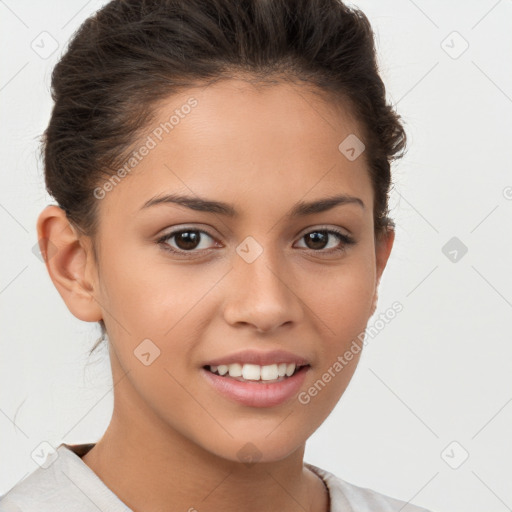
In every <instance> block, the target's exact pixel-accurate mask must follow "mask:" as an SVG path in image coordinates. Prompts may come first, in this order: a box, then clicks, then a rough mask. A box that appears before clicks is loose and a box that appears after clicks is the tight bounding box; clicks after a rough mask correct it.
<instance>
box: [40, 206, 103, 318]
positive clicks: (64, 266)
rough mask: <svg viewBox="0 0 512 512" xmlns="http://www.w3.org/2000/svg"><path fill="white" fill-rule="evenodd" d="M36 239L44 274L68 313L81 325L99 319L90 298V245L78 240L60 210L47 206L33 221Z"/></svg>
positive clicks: (93, 286)
mask: <svg viewBox="0 0 512 512" xmlns="http://www.w3.org/2000/svg"><path fill="white" fill-rule="evenodd" d="M37 237H38V243H39V248H40V250H41V254H42V256H43V258H44V261H45V264H46V269H47V270H48V274H49V275H50V278H51V280H52V282H53V284H54V285H55V288H57V291H58V292H59V294H60V296H61V297H62V299H63V300H64V302H65V303H66V306H67V307H68V309H69V310H70V311H71V313H72V314H73V315H74V316H75V317H77V318H78V319H80V320H83V321H85V322H97V321H99V320H101V319H102V318H103V315H102V312H101V308H100V306H99V304H98V302H97V300H96V299H95V297H94V293H95V288H96V287H95V283H94V282H93V281H92V279H93V277H92V275H90V272H89V268H90V267H91V266H92V267H94V261H93V254H92V251H91V250H90V244H88V243H87V240H85V237H84V238H83V239H82V240H81V239H80V238H79V236H78V233H77V231H76V230H75V229H74V227H73V226H72V225H71V224H70V222H69V220H68V219H67V216H66V213H65V212H64V210H62V209H61V208H59V207H58V206H54V205H50V206H47V207H46V208H45V209H44V210H43V211H42V212H41V213H40V215H39V217H38V219H37Z"/></svg>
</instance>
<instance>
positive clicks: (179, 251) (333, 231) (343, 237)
mask: <svg viewBox="0 0 512 512" xmlns="http://www.w3.org/2000/svg"><path fill="white" fill-rule="evenodd" d="M185 232H194V233H204V234H205V235H207V236H209V237H210V238H212V239H215V237H213V236H212V235H210V233H208V232H207V231H204V230H202V229H195V228H181V229H178V230H176V231H171V232H170V233H167V234H165V235H163V236H162V237H161V238H159V239H158V240H157V242H156V243H157V244H159V245H160V246H161V247H162V249H163V250H164V251H167V252H170V253H172V254H175V255H180V256H184V257H185V258H191V257H197V256H195V254H196V253H197V252H200V251H198V250H197V249H193V250H191V251H184V250H182V249H174V248H172V247H170V246H169V244H168V243H166V242H167V241H168V240H170V239H171V238H173V237H174V236H176V235H178V234H180V233H185ZM311 233H327V234H331V235H335V236H336V238H338V240H340V242H343V244H342V246H341V247H338V248H334V249H328V250H324V249H319V250H315V249H306V250H307V251H309V252H313V253H322V254H339V253H344V252H345V251H346V250H347V246H350V245H354V244H355V243H356V241H355V240H354V239H353V238H352V237H351V236H349V235H346V234H345V233H342V232H341V231H338V230H336V229H332V228H331V229H322V228H320V229H314V230H312V231H308V232H307V233H304V235H302V236H301V239H302V238H304V237H305V236H306V235H309V234H311ZM210 250H212V249H210ZM204 251H209V249H204ZM192 255H194V256H192Z"/></svg>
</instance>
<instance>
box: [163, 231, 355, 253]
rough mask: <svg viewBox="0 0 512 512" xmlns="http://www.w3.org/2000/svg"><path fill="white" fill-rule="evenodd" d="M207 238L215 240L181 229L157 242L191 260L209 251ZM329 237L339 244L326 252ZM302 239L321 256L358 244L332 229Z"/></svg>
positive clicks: (310, 234) (315, 232)
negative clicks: (204, 244) (205, 240)
mask: <svg viewBox="0 0 512 512" xmlns="http://www.w3.org/2000/svg"><path fill="white" fill-rule="evenodd" d="M205 236H206V237H207V238H210V239H212V240H213V239H214V237H213V236H212V235H210V234H209V233H208V232H207V231H204V230H202V229H194V228H181V229H178V230H175V231H171V232H170V233H167V234H165V235H164V236H162V237H161V238H159V239H158V240H157V243H158V244H159V245H161V246H162V248H163V249H164V250H165V251H168V252H171V253H173V254H175V255H177V256H183V257H185V258H190V257H196V256H197V255H196V253H200V252H204V251H208V247H205V246H203V247H201V244H202V243H203V242H204V238H205ZM329 237H331V238H335V239H337V240H338V243H337V245H335V246H334V247H331V248H329V249H327V250H326V249H325V247H326V245H329V244H328V241H329ZM173 239H175V242H174V243H175V244H176V245H177V247H176V248H175V247H173V246H172V244H171V243H170V241H171V240H173ZM300 239H301V240H302V239H305V240H306V243H307V246H306V249H309V250H310V251H312V252H315V253H321V254H331V253H340V252H345V251H346V250H347V246H349V245H354V244H355V243H356V242H355V240H354V239H353V238H352V237H351V236H349V235H346V234H344V233H342V232H341V231H338V230H335V229H332V228H331V229H321V228H320V229H315V230H313V231H308V232H307V233H306V234H304V235H302V237H300ZM206 245H207V244H206Z"/></svg>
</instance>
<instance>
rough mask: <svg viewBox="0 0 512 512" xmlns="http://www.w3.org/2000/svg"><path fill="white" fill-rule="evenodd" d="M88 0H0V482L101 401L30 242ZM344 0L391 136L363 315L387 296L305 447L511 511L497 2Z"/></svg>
mask: <svg viewBox="0 0 512 512" xmlns="http://www.w3.org/2000/svg"><path fill="white" fill-rule="evenodd" d="M104 3H105V2H104V1H94V0H92V1H89V2H86V1H84V0H72V1H71V0H67V1H65V2H64V1H60V2H50V1H45V2H36V1H33V2H29V1H27V0H25V1H16V2H15V1H14V0H6V1H0V34H1V38H2V46H1V50H0V53H1V57H0V58H1V60H0V62H1V67H0V69H1V75H0V109H1V110H0V111H1V115H2V122H1V124H0V131H1V133H0V144H1V154H2V159H1V167H0V169H1V173H2V175H1V184H2V186H1V187H0V225H1V233H2V250H1V252H0V258H1V262H0V265H1V269H2V273H1V276H0V304H1V310H0V314H1V346H0V348H1V356H0V357H1V359H0V364H1V372H0V390H1V391H0V393H1V394H0V471H1V473H0V494H2V493H5V492H7V490H8V489H10V488H11V487H12V486H13V485H14V484H15V483H16V482H17V481H19V480H20V479H21V478H23V477H24V476H26V475H27V474H28V473H29V472H31V471H33V470H34V469H35V468H37V467H38V466H37V464H36V463H35V462H34V461H33V460H32V459H31V456H30V454H31V452H32V450H33V449H34V448H35V447H36V446H37V445H38V444H39V443H40V442H41V441H43V440H44V441H48V442H49V443H51V444H53V445H54V446H56V445H58V444H59V443H60V442H62V441H64V442H69V443H80V442H94V441H97V440H98V439H99V438H100V437H101V435H102V434H103V432H104V430H105V429H106V427H107V425H108V422H109V420H110V415H111V412H112V404H113V395H112V392H111V386H112V381H111V376H110V366H109V363H108V360H107V354H106V351H105V350H100V351H99V352H97V353H96V354H95V355H93V356H92V357H91V358H90V359H88V358H87V354H88V351H89V349H90V348H91V347H92V345H93V344H94V341H95V340H96V339H97V337H98V336H99V333H100V331H99V327H98V326H97V325H96V324H90V323H85V322H81V321H80V320H78V319H76V318H75V317H74V316H72V314H71V313H70V312H69V311H68V309H67V308H66V306H65V304H64V302H63V301H62V299H61V298H60V295H59V294H58V292H57V291H56V289H55V288H54V286H53V284H52V282H51V280H50V278H49V276H48V275H47V272H46V268H45V266H44V264H43V263H42V262H41V261H40V260H39V259H38V257H37V256H35V255H34V253H33V252H32V249H33V247H34V245H35V244H36V243H37V235H36V229H35V226H36V219H37V216H38V214H39V212H40V211H41V210H42V209H43V208H44V206H45V205H47V204H49V203H52V202H54V201H53V200H52V198H50V197H49V196H48V195H47V194H46V192H45V190H44V181H43V172H42V166H41V162H40V160H39V158H38V154H37V150H38V137H39V136H40V135H41V134H42V132H43V130H44V128H45V127H46V124H47V122H48V119H49V114H50V109H51V106H52V103H51V98H50V93H49V84H50V75H51V70H52V68H53V66H54V65H55V63H56V62H57V60H58V58H59V56H60V55H61V53H62V51H63V49H64V48H65V45H66V43H67V41H68V40H69V38H70V36H71V35H72V33H73V32H74V31H75V30H76V29H77V28H78V26H79V25H80V24H81V23H82V22H83V21H84V20H85V18H86V17H88V16H89V15H90V14H91V13H92V12H94V11H95V10H97V9H98V8H99V7H101V6H102V5H104ZM354 4H355V5H357V6H358V7H360V8H361V9H362V10H363V11H364V12H365V13H366V14H367V16H368V17H369V19H370V21H371V23H372V25H373V27H374V30H375V32H376V37H377V47H378V52H379V60H380V67H381V73H382V76H383V79H384V82H385V83H386V86H387V91H388V96H389V100H390V101H391V102H392V103H393V104H394V105H396V108H397V110H398V112H399V113H400V114H401V116H402V118H403V120H404V123H405V127H406V130H407V133H408V136H409V150H408V153H407V155H406V157H405V158H404V159H403V160H402V161H401V162H400V163H399V164H397V165H396V166H395V168H394V181H395V188H394V190H393V193H392V207H393V209H392V215H393V217H394V218H395V220H396V223H397V237H396V241H395V246H394V249H393V253H392V255H391V258H390V261H389V263H388V267H387V269H386V270H385V272H384V276H383V279H382V282H381V286H380V302H379V308H378V309H377V312H376V313H375V315H374V317H373V319H370V322H369V326H370V325H372V323H373V322H374V321H375V320H376V319H377V318H378V317H379V314H380V313H382V312H383V311H385V310H386V309H388V308H389V307H390V306H391V304H392V303H393V302H394V301H396V300H398V301H400V302H401V303H402V304H403V307H404V309H403V311H402V312H401V313H399V314H398V315H397V316H396V318H395V319H394V320H393V321H392V322H390V323H389V324H388V325H386V327H385V328H384V329H382V330H380V332H379V334H378V335H377V336H376V337H374V338H369V339H368V341H369V342H368V345H367V346H366V348H365V349H364V353H363V356H362V359H361V362H360V365H359V368H358V370H357V372H356V374H355V376H354V378H353V380H352V382H351V384H350V385H349V388H348V390H347V392H346V393H345V395H344V396H343V397H342V399H341V400H340V403H339V404H338V406H337V407H336V408H335V410H334V411H333V413H332V414H331V415H330V416H329V418H328V419H327V421H326V422H325V423H324V424H323V425H322V427H321V428H320V429H319V430H317V431H316V432H315V434H314V435H313V436H312V437H311V439H310V440H309V442H308V444H307V449H306V457H305V460H306V461H308V462H310V463H313V464H315V465H317V466H320V467H322V468H325V469H327V470H329V471H331V472H333V473H335V474H336V475H338V476H339V477H341V478H344V479H346V480H348V481H350V482H352V483H355V484H357V485H360V486H363V487H370V488H372V489H375V490H378V491H380V492H382V493H384V494H388V495H391V496H394V497H397V498H400V499H403V500H406V501H408V500H411V502H412V503H415V504H419V505H422V506H424V507H426V508H429V509H431V510H433V511H437V512H444V511H446V512H477V511H478V512H481V511H483V510H485V511H486V512H488V511H496V512H501V511H506V510H512V487H511V486H510V482H511V481H512V443H511V442H510V432H511V424H512V336H511V329H510V320H511V318H512V271H511V267H512V265H511V263H512V200H511V199H512V172H511V163H510V162H511V161H512V64H511V63H512V31H511V30H510V28H511V26H512V1H511V0H501V1H496V0H481V1H471V2H468V1H465V2H461V1H455V0H451V1H445V0H435V1H434V0H433V1H426V0H416V1H415V2H413V1H412V0H361V1H357V2H354ZM43 31H47V32H48V33H49V34H51V36H52V37H53V38H55V40H56V41H57V42H58V45H59V47H58V49H57V51H56V52H55V53H54V54H52V55H51V56H50V57H49V58H47V59H43V58H41V57H40V56H39V55H38V54H37V53H35V52H34V50H33V49H32V48H31V43H32V41H33V40H34V39H36V41H37V38H38V37H39V35H40V34H41V32H43ZM454 31H456V32H458V33H459V34H460V36H457V35H453V34H452V33H453V32H454ZM447 38H448V39H447ZM462 38H463V39H462ZM463 40H465V41H467V43H468V44H469V47H468V49H467V50H466V51H465V52H464V53H462V54H461V55H460V56H458V55H457V54H458V52H459V51H460V50H461V49H463V46H462V45H463V44H464V41H463ZM443 41H445V42H444V43H443ZM450 53H451V55H450ZM454 57H457V58H454ZM507 187H508V188H507ZM452 237H457V239H458V240H459V241H460V242H462V243H463V244H464V245H465V246H466V247H467V249H468V251H467V253H466V254H465V255H463V256H462V257H460V258H459V259H458V260H457V261H456V262H453V261H451V260H450V259H449V258H448V257H447V256H446V255H445V254H444V252H443V250H442V249H443V247H444V246H445V244H446V243H447V242H448V241H449V240H450V239H452ZM458 243H459V242H458ZM460 254H461V253H460V252H459V256H460ZM453 441H456V442H457V443H458V444H455V445H451V447H450V448H449V449H448V450H447V451H445V448H446V447H447V446H448V445H450V443H452V442H453ZM465 452H467V453H468V454H469V458H468V459H467V460H466V461H465V462H464V463H463V464H462V465H461V466H460V467H458V468H457V469H453V468H452V467H450V466H449V465H448V464H447V462H446V461H449V462H450V463H451V464H452V465H455V464H456V463H457V462H458V460H459V459H460V458H461V457H462V455H464V453H465ZM443 453H445V455H444V458H443V456H442V454H443Z"/></svg>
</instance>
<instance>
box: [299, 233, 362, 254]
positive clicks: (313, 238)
mask: <svg viewBox="0 0 512 512" xmlns="http://www.w3.org/2000/svg"><path fill="white" fill-rule="evenodd" d="M331 235H334V237H335V238H336V239H337V240H338V244H337V245H335V246H334V247H333V248H330V249H328V250H325V245H326V243H327V241H328V239H329V236H331ZM302 239H305V240H306V243H307V244H308V245H309V247H307V248H308V249H310V250H312V251H313V252H321V253H327V254H331V253H340V252H345V251H346V250H347V246H349V245H354V244H355V240H354V239H353V238H352V237H351V236H349V235H346V234H345V233H342V232H341V231H338V230H336V229H315V230H314V231H308V232H307V233H306V234H305V235H302V237H301V240H302ZM311 246H312V247H311Z"/></svg>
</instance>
